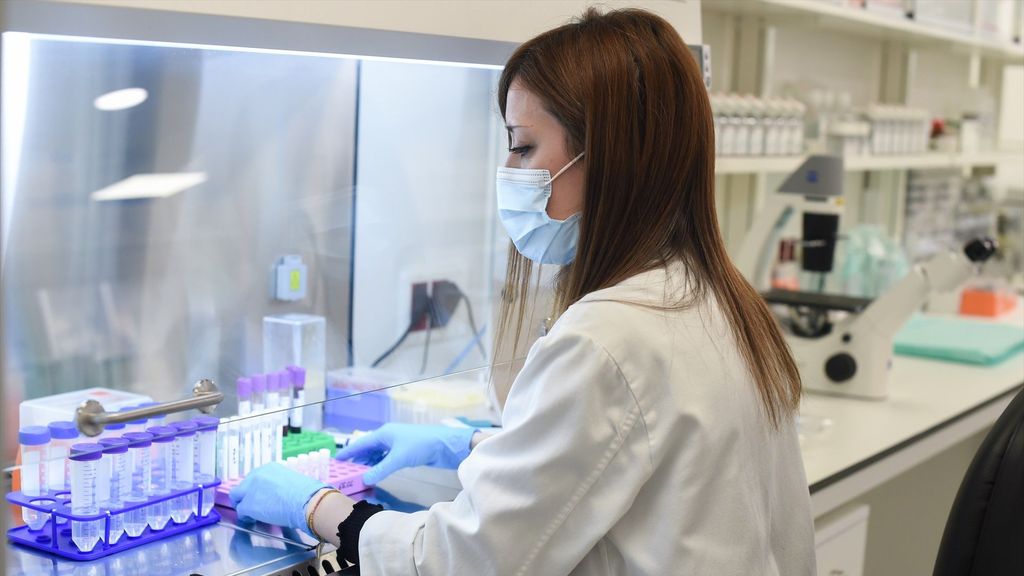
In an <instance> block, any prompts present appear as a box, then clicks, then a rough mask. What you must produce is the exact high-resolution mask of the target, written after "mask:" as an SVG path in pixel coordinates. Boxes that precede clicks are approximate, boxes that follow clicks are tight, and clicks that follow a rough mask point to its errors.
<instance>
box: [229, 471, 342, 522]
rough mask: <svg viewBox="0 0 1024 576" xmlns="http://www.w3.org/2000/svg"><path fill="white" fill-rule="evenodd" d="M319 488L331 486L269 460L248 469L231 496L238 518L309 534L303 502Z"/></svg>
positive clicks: (307, 500)
mask: <svg viewBox="0 0 1024 576" xmlns="http://www.w3.org/2000/svg"><path fill="white" fill-rule="evenodd" d="M322 488H330V486H328V485H327V484H324V483H323V482H321V481H319V480H314V479H312V478H310V477H309V476H303V475H302V474H299V473H298V472H295V471H294V470H289V469H288V468H285V467H284V466H282V465H281V464H278V463H277V462H271V463H270V464H265V465H263V466H260V467H259V468H257V469H255V470H253V471H252V472H250V473H249V475H248V476H246V477H245V480H243V481H242V483H241V484H239V485H238V486H236V487H235V488H234V489H233V490H231V494H230V497H231V503H232V504H234V505H235V511H236V512H238V518H239V519H240V520H256V521H258V522H266V523H267V524H276V525H278V526H287V527H289V528H295V529H296V530H302V531H303V532H305V533H306V534H309V535H310V536H312V534H310V532H309V526H308V525H307V524H306V504H307V503H309V499H310V498H312V497H313V495H314V494H316V493H317V492H318V491H319V490H320V489H322Z"/></svg>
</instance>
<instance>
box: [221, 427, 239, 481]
mask: <svg viewBox="0 0 1024 576" xmlns="http://www.w3.org/2000/svg"><path fill="white" fill-rule="evenodd" d="M217 450H218V452H217V470H218V471H219V472H218V474H220V477H221V478H222V479H224V480H234V479H235V478H238V472H239V452H238V431H237V428H236V422H235V419H234V418H233V417H228V418H222V419H221V421H220V426H218V427H217Z"/></svg>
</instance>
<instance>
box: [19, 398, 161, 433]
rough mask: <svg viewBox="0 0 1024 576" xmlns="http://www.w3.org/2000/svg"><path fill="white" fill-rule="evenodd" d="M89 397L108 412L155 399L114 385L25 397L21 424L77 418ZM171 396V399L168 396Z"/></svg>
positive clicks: (20, 407) (47, 422)
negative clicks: (28, 398) (41, 396)
mask: <svg viewBox="0 0 1024 576" xmlns="http://www.w3.org/2000/svg"><path fill="white" fill-rule="evenodd" d="M86 400H95V401H97V402H99V403H100V404H102V405H103V409H104V410H105V411H107V412H117V411H118V410H120V409H121V408H127V407H129V406H138V405H139V404H142V403H143V402H152V401H153V399H152V398H151V397H149V396H146V395H145V394H135V393H133V392H125V391H124V390H111V389H110V388H86V389H85V390H75V391H72V392H65V393H63V394H54V395H53V396H45V397H43V398H34V399H32V400H25V401H24V402H22V403H21V404H19V405H18V427H19V428H24V427H25V426H46V425H47V424H49V423H50V422H56V421H58V420H70V421H72V422H74V420H75V411H76V410H77V409H78V406H79V404H81V403H82V402H85V401H86ZM164 400H167V399H164Z"/></svg>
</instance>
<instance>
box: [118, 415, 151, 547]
mask: <svg viewBox="0 0 1024 576" xmlns="http://www.w3.org/2000/svg"><path fill="white" fill-rule="evenodd" d="M124 439H125V440H128V442H130V446H129V448H128V453H129V455H130V458H129V459H128V464H129V466H130V470H131V472H130V474H131V487H130V489H129V492H128V498H127V500H126V502H127V503H128V504H138V503H140V502H145V501H146V500H148V499H149V496H150V494H151V493H152V480H153V465H152V460H151V458H150V457H151V455H150V452H151V451H152V442H153V435H152V434H149V433H147V432H130V433H128V434H125V435H124ZM152 508H153V507H152V506H143V507H142V508H139V509H137V510H132V511H130V512H126V513H125V519H124V531H125V533H126V534H128V536H129V537H131V538H138V537H139V536H141V535H142V533H143V532H144V531H145V530H146V526H147V525H148V524H150V519H149V516H150V514H151V513H154V512H155V509H154V510H151V509H152ZM152 523H154V524H155V523H156V519H155V518H154V519H153V522H152Z"/></svg>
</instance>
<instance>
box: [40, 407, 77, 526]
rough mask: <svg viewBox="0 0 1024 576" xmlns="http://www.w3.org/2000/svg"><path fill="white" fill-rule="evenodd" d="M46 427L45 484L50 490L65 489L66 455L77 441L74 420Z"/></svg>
mask: <svg viewBox="0 0 1024 576" xmlns="http://www.w3.org/2000/svg"><path fill="white" fill-rule="evenodd" d="M46 427H47V428H48V429H49V430H50V445H49V446H50V448H49V451H48V453H47V468H46V485H47V488H49V489H50V490H66V489H67V487H68V486H70V485H71V461H70V460H68V456H70V455H71V445H72V444H77V443H78V428H76V427H75V423H74V422H69V421H67V420H58V421H56V422H50V423H49V424H48V425H47V426H46ZM61 520H63V519H61ZM61 523H63V522H61Z"/></svg>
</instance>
